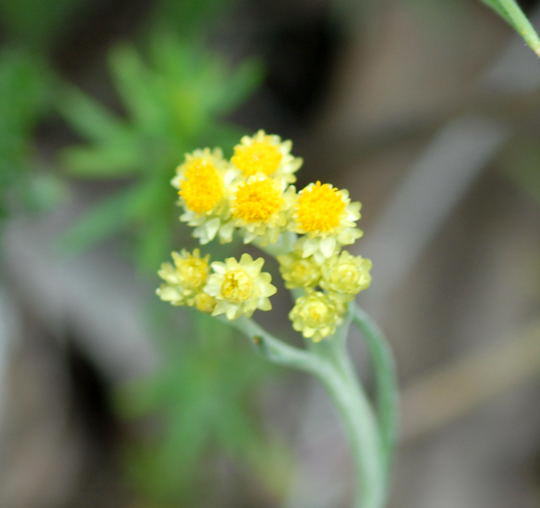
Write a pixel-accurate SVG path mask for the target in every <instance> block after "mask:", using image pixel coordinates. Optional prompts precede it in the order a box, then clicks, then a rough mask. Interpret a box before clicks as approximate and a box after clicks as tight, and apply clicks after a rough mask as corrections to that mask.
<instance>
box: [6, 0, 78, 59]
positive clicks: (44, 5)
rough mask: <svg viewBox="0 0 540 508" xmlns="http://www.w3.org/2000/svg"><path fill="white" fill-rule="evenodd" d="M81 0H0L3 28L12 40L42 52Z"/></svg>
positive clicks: (52, 41)
mask: <svg viewBox="0 0 540 508" xmlns="http://www.w3.org/2000/svg"><path fill="white" fill-rule="evenodd" d="M80 4H81V1H80V0H53V1H52V2H44V1H43V0H17V1H13V0H0V16H1V17H2V20H3V29H4V30H5V31H6V32H7V36H8V38H9V39H11V42H12V43H15V44H17V45H18V46H21V47H24V48H26V49H30V50H32V51H34V52H35V51H38V52H43V51H46V50H48V49H49V48H50V46H51V45H52V44H53V43H54V42H55V39H56V37H57V36H58V34H59V33H60V31H61V30H63V29H64V28H65V26H66V20H67V19H68V18H69V16H70V15H71V14H72V13H73V12H74V11H75V10H76V8H77V7H79V5H80Z"/></svg>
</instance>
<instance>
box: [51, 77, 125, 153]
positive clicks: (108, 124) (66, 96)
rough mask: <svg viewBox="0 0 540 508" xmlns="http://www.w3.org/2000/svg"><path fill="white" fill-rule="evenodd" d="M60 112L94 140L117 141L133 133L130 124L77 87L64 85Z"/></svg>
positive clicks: (83, 133)
mask: <svg viewBox="0 0 540 508" xmlns="http://www.w3.org/2000/svg"><path fill="white" fill-rule="evenodd" d="M61 93H62V100H61V101H59V103H58V108H59V112H60V113H61V114H62V115H63V116H64V118H65V119H66V120H67V121H68V122H69V123H70V124H71V126H72V127H73V128H74V129H75V130H76V131H77V132H78V133H79V134H80V135H81V136H85V137H87V138H89V139H90V140H92V141H96V142H99V141H101V142H104V143H107V142H108V143H111V144H112V143H115V142H116V141H117V140H118V139H120V140H122V139H126V138H129V137H130V136H131V135H132V130H131V129H130V128H129V125H128V124H127V123H126V122H124V121H122V120H119V119H118V118H117V117H116V116H114V115H112V114H111V113H109V111H107V109H106V108H104V107H103V106H101V105H100V104H99V103H98V102H97V101H95V100H93V99H91V98H90V97H88V96H87V95H85V94H84V93H82V92H81V91H79V90H78V89H77V88H75V87H72V86H67V85H66V86H64V87H63V89H62V92H61Z"/></svg>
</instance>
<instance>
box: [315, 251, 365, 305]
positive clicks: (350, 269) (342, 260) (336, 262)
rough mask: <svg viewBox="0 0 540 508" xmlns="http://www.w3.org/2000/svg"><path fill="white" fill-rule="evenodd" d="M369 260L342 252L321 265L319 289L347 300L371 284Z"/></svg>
mask: <svg viewBox="0 0 540 508" xmlns="http://www.w3.org/2000/svg"><path fill="white" fill-rule="evenodd" d="M371 267H372V263H371V260H369V259H366V258H363V257H361V256H353V255H351V254H350V253H349V252H347V251H342V252H341V253H340V254H339V255H338V256H332V257H331V258H330V259H328V260H326V261H325V262H324V263H323V265H322V279H321V287H322V288H323V289H326V290H327V291H334V292H336V293H340V294H342V295H344V296H347V297H349V298H353V297H354V295H356V294H357V293H359V292H360V291H363V290H364V289H367V288H368V287H369V285H370V284H371V274H370V273H369V271H370V270H371Z"/></svg>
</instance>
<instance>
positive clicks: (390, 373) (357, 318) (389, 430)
mask: <svg viewBox="0 0 540 508" xmlns="http://www.w3.org/2000/svg"><path fill="white" fill-rule="evenodd" d="M353 322H354V324H355V325H356V326H357V327H358V329H359V330H360V331H361V332H362V336H363V338H364V340H365V342H366V345H367V347H368V350H369V353H370V356H371V360H372V362H373V372H374V375H375V382H376V391H377V413H378V419H379V427H380V429H381V444H382V447H383V458H384V466H385V470H386V471H388V470H389V469H390V466H391V463H392V453H393V449H394V445H395V441H396V434H397V413H398V409H397V406H398V387H397V379H396V373H395V367H394V360H393V357H392V352H391V350H390V347H389V345H388V343H387V341H386V338H385V337H384V334H383V333H382V331H381V330H380V329H379V327H378V326H377V325H376V323H375V322H374V321H373V320H372V319H371V318H370V317H369V315H368V314H367V313H366V312H365V311H363V310H362V309H361V308H360V307H358V306H357V305H353Z"/></svg>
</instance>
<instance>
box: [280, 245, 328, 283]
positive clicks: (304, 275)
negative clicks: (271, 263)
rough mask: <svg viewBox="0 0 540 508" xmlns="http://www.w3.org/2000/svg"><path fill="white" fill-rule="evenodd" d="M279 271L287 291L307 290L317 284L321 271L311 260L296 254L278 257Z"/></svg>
mask: <svg viewBox="0 0 540 508" xmlns="http://www.w3.org/2000/svg"><path fill="white" fill-rule="evenodd" d="M278 261H279V271H280V272H281V276H282V277H283V280H284V281H285V286H286V287H287V288H288V289H295V288H309V287H314V286H316V285H317V284H318V283H319V279H320V277H321V269H320V267H319V265H318V264H317V263H316V262H315V261H314V259H313V258H303V257H301V256H298V254H296V253H291V254H283V255H282V256H278Z"/></svg>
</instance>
